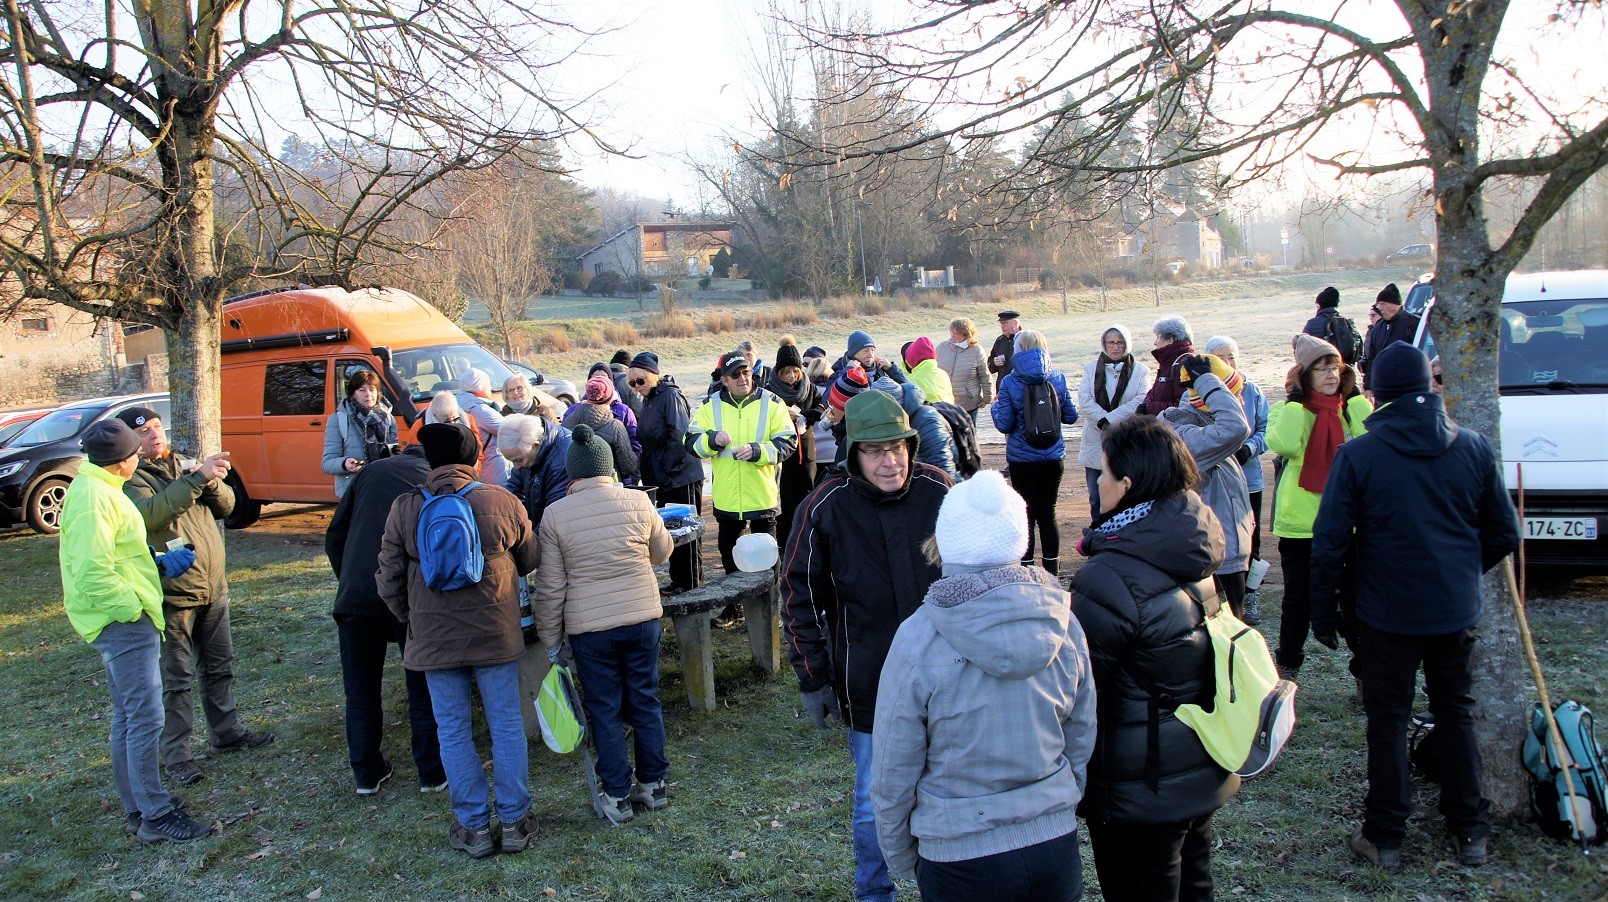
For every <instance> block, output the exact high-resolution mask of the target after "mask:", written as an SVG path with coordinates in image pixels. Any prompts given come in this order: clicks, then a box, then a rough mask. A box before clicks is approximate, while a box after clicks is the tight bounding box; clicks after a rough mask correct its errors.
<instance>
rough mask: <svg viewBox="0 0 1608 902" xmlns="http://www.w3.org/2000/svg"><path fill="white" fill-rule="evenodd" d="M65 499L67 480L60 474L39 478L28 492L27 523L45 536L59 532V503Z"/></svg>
mask: <svg viewBox="0 0 1608 902" xmlns="http://www.w3.org/2000/svg"><path fill="white" fill-rule="evenodd" d="M66 499H67V480H66V479H64V478H62V477H60V476H52V477H50V478H49V479H43V480H40V482H39V484H38V485H36V486H34V490H33V491H32V492H29V493H28V505H27V515H28V525H29V526H32V527H33V528H34V530H35V531H37V532H42V533H44V534H45V535H47V536H53V535H55V534H56V533H58V532H61V504H62V502H63V501H65V500H66Z"/></svg>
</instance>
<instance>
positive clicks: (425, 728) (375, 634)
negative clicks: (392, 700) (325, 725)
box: [335, 614, 447, 787]
mask: <svg viewBox="0 0 1608 902" xmlns="http://www.w3.org/2000/svg"><path fill="white" fill-rule="evenodd" d="M335 626H336V629H337V630H338V631H339V634H340V646H341V683H342V684H343V685H344V686H345V689H346V754H347V757H348V759H349V760H350V761H351V763H352V776H353V777H355V778H356V780H357V785H358V786H362V787H371V786H377V785H379V781H380V778H381V777H383V776H385V771H386V769H387V768H389V767H390V766H391V763H390V762H389V761H387V760H386V758H385V753H384V752H383V751H381V749H380V740H381V739H382V738H383V736H384V733H385V704H384V699H383V698H382V695H383V693H382V692H381V689H380V677H381V676H382V675H383V674H384V672H385V656H386V653H387V646H389V645H390V644H391V643H395V644H396V648H397V659H398V664H399V666H400V660H401V657H402V649H403V648H404V647H405V646H406V644H407V636H408V628H407V627H406V626H404V625H403V624H401V623H400V622H398V621H397V619H396V618H395V617H364V616H360V615H354V614H339V615H336V617H335ZM402 674H403V677H404V678H405V679H406V680H407V687H408V726H409V727H410V728H411V730H412V738H413V765H414V767H416V768H417V769H418V775H419V785H420V786H440V785H441V784H443V783H445V782H447V772H446V771H445V770H444V769H442V766H441V741H440V740H439V739H438V738H437V735H436V722H435V709H434V708H433V707H432V706H431V703H430V687H429V686H427V685H426V684H425V679H424V673H423V671H417V670H406V669H404V670H403V671H402Z"/></svg>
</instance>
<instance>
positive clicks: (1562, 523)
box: [1524, 517, 1597, 542]
mask: <svg viewBox="0 0 1608 902" xmlns="http://www.w3.org/2000/svg"><path fill="white" fill-rule="evenodd" d="M1524 537H1525V538H1526V539H1547V540H1551V539H1579V540H1581V541H1586V542H1591V541H1595V540H1596V538H1597V518H1595V517H1525V518H1524Z"/></svg>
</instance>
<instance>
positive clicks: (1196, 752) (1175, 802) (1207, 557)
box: [1072, 492, 1240, 824]
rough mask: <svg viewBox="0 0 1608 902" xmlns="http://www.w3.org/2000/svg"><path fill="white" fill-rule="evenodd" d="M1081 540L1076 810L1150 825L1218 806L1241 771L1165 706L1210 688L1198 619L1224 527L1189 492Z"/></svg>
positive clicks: (1211, 602) (1200, 698)
mask: <svg viewBox="0 0 1608 902" xmlns="http://www.w3.org/2000/svg"><path fill="white" fill-rule="evenodd" d="M1080 549H1081V550H1082V551H1083V553H1085V554H1087V555H1089V561H1088V563H1086V564H1084V565H1083V566H1082V567H1080V568H1078V572H1077V574H1076V575H1075V576H1074V577H1073V578H1072V612H1073V614H1075V615H1076V616H1077V618H1078V622H1079V623H1081V624H1082V625H1083V631H1084V632H1085V633H1086V634H1087V635H1088V637H1089V659H1090V661H1091V662H1092V664H1093V669H1094V685H1095V694H1096V696H1098V698H1099V711H1100V730H1099V739H1098V741H1097V742H1096V743H1095V749H1094V756H1093V757H1092V758H1090V759H1089V785H1088V791H1087V792H1086V793H1085V795H1084V799H1083V804H1082V805H1080V806H1079V808H1078V813H1079V814H1081V815H1083V816H1084V817H1086V818H1089V819H1091V820H1097V821H1099V822H1102V823H1106V822H1109V823H1118V824H1159V823H1174V822H1177V821H1182V820H1187V819H1190V818H1195V817H1199V816H1201V815H1203V814H1206V813H1208V812H1211V811H1215V810H1216V809H1218V808H1219V807H1221V806H1222V804H1223V803H1224V802H1226V801H1228V799H1230V798H1232V797H1233V795H1234V794H1235V793H1236V792H1238V791H1239V784H1240V781H1239V778H1238V777H1236V776H1234V775H1233V774H1231V773H1229V772H1228V771H1226V770H1224V769H1223V768H1221V767H1219V766H1218V765H1217V764H1216V762H1214V761H1213V760H1212V759H1211V756H1209V755H1207V754H1206V748H1205V747H1204V746H1202V745H1201V742H1200V738H1199V737H1198V736H1196V735H1195V732H1194V731H1193V730H1191V729H1190V728H1189V727H1188V726H1185V725H1184V724H1183V722H1181V721H1179V720H1178V718H1177V717H1175V716H1174V715H1173V710H1174V709H1175V708H1177V706H1178V705H1182V704H1191V703H1195V704H1203V703H1209V701H1210V698H1211V694H1212V690H1213V683H1212V676H1211V673H1212V649H1211V639H1210V637H1209V636H1208V635H1207V633H1206V627H1205V625H1204V621H1205V618H1206V617H1207V616H1209V615H1211V614H1214V613H1216V612H1217V607H1218V603H1217V592H1216V590H1215V589H1214V588H1213V585H1212V573H1213V572H1215V571H1216V570H1217V567H1218V565H1219V564H1221V563H1222V560H1223V528H1222V526H1221V525H1219V524H1218V522H1217V518H1216V517H1215V516H1213V515H1212V512H1211V509H1210V508H1208V507H1207V506H1206V505H1205V504H1204V503H1203V502H1202V501H1201V500H1200V497H1199V496H1198V495H1196V494H1195V493H1194V492H1183V493H1180V494H1177V495H1172V496H1170V497H1167V498H1163V499H1161V500H1159V501H1157V502H1155V504H1154V505H1153V506H1152V508H1151V510H1150V513H1149V514H1148V515H1147V516H1145V517H1143V518H1141V519H1139V520H1136V521H1134V522H1132V523H1129V524H1128V525H1126V526H1123V527H1122V528H1121V529H1119V530H1117V531H1116V532H1114V533H1111V534H1109V535H1107V534H1102V533H1098V532H1094V531H1092V530H1091V531H1089V532H1087V533H1085V535H1084V539H1083V542H1082V543H1081V545H1080ZM1152 712H1154V716H1155V726H1154V728H1155V741H1154V742H1152V740H1151V729H1152V721H1151V718H1152Z"/></svg>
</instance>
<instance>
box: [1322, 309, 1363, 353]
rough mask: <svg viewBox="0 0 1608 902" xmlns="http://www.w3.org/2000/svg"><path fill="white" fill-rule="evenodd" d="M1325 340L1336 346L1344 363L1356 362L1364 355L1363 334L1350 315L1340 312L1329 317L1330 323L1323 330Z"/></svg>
mask: <svg viewBox="0 0 1608 902" xmlns="http://www.w3.org/2000/svg"><path fill="white" fill-rule="evenodd" d="M1323 340H1324V341H1326V342H1328V343H1329V344H1332V345H1334V346H1335V349H1336V350H1338V351H1339V352H1340V360H1341V361H1342V362H1344V363H1356V362H1357V358H1358V357H1361V356H1362V335H1361V334H1360V333H1358V332H1357V324H1356V323H1354V322H1352V321H1351V318H1350V317H1345V316H1341V315H1340V314H1338V313H1336V314H1335V315H1334V316H1331V317H1329V325H1328V326H1327V327H1325V328H1324V330H1323Z"/></svg>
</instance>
